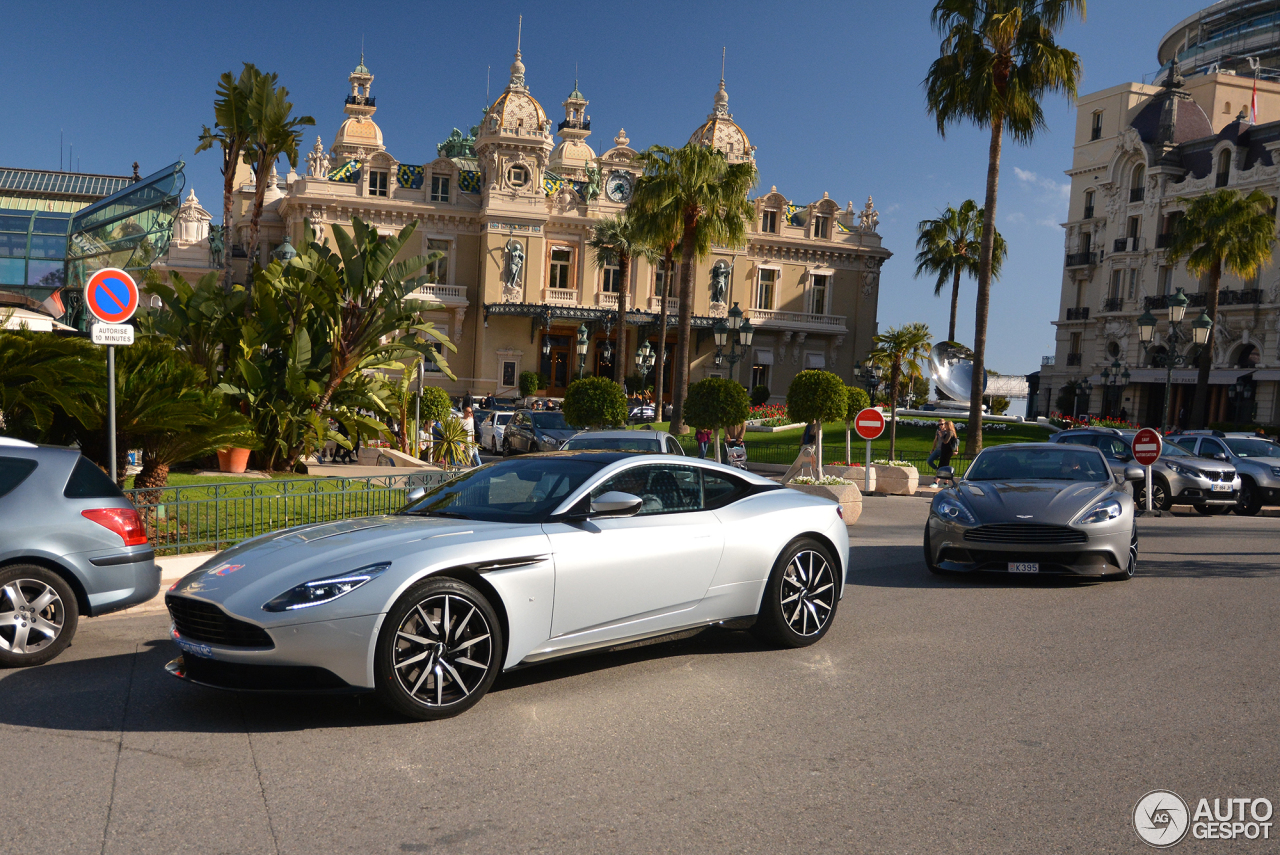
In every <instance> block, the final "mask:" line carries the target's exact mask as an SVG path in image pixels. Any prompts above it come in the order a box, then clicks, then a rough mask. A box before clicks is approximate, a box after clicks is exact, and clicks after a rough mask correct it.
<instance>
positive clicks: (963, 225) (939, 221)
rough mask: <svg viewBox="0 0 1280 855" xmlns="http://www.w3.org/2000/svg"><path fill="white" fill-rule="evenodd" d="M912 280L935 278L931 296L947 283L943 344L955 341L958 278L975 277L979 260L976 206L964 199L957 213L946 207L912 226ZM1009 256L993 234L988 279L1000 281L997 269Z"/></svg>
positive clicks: (978, 212) (1001, 239) (979, 217)
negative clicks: (915, 234) (948, 314)
mask: <svg viewBox="0 0 1280 855" xmlns="http://www.w3.org/2000/svg"><path fill="white" fill-rule="evenodd" d="M916 229H917V232H918V234H919V236H918V237H917V238H916V250H917V252H916V278H917V279H918V278H920V277H921V276H923V275H924V274H926V273H928V274H932V275H936V276H937V277H938V279H937V281H936V282H935V283H934V286H933V294H934V296H935V297H937V296H940V295H941V294H942V289H943V287H944V286H945V285H946V283H947V280H948V279H950V280H951V324H950V325H949V326H948V327H947V341H955V340H956V312H957V311H958V310H959V308H960V276H961V274H967V275H969V276H972V277H974V278H975V279H976V278H977V276H978V262H979V259H980V258H981V257H982V211H981V210H980V209H979V208H978V203H977V202H975V201H973V200H972V199H965V200H964V202H963V203H962V204H961V205H960V210H958V211H957V210H956V209H955V208H952V207H950V206H948V207H947V210H945V211H943V212H942V214H941V215H940V216H938V217H936V218H934V219H932V220H921V221H920V224H919V225H918V226H916ZM1008 254H1009V250H1008V247H1007V246H1005V242H1004V236H1003V235H1001V234H1000V233H999V232H996V235H995V248H994V250H993V252H992V256H991V278H992V279H999V278H1000V268H1001V266H1002V265H1003V264H1004V260H1005V258H1006V256H1007V255H1008Z"/></svg>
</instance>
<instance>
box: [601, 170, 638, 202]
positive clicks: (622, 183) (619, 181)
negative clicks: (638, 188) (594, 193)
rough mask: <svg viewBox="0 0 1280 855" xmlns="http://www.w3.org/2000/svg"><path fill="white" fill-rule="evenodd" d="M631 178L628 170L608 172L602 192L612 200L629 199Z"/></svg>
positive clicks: (621, 200)
mask: <svg viewBox="0 0 1280 855" xmlns="http://www.w3.org/2000/svg"><path fill="white" fill-rule="evenodd" d="M631 185H632V178H631V173H630V172H610V173H609V180H608V181H607V182H606V183H605V186H604V192H605V193H606V194H607V195H608V196H609V198H610V199H611V200H613V201H614V202H626V201H629V200H630V199H631Z"/></svg>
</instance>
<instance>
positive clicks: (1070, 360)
mask: <svg viewBox="0 0 1280 855" xmlns="http://www.w3.org/2000/svg"><path fill="white" fill-rule="evenodd" d="M1082 356H1083V354H1080V353H1068V354H1067V367H1071V366H1073V365H1079V364H1080V360H1081V358H1082Z"/></svg>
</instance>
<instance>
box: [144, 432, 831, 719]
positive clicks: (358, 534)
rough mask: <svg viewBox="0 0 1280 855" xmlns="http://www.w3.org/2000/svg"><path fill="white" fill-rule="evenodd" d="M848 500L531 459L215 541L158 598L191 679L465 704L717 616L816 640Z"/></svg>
mask: <svg viewBox="0 0 1280 855" xmlns="http://www.w3.org/2000/svg"><path fill="white" fill-rule="evenodd" d="M848 552H849V540H848V530H847V529H846V528H845V524H844V519H843V515H842V513H841V510H840V506H839V505H838V504H835V503H834V502H831V501H828V500H825V499H821V498H817V497H813V496H808V495H805V494H803V493H800V492H798V491H796V490H788V489H785V488H782V487H780V486H779V485H778V484H776V483H773V482H771V481H769V480H767V479H765V478H761V477H759V476H756V475H752V474H749V473H747V472H743V471H741V470H737V469H730V468H728V467H726V466H721V465H718V464H715V463H711V462H709V461H702V460H692V459H690V458H686V457H673V456H669V455H660V456H657V455H634V454H622V453H617V452H600V451H581V452H558V453H551V454H541V455H530V456H521V457H518V458H512V459H509V460H503V461H501V462H497V463H491V464H488V465H486V466H481V467H478V468H476V469H472V470H470V471H468V472H466V473H464V474H462V475H460V476H459V477H457V478H455V479H453V480H451V481H449V482H447V483H445V484H443V485H441V486H439V487H436V488H435V489H433V490H431V491H430V492H427V493H426V494H425V495H422V496H420V497H419V496H411V497H410V502H409V504H408V505H407V506H406V507H405V508H404V509H403V510H401V511H400V512H399V513H397V514H392V515H388V516H379V517H367V518H363V519H356V520H347V521H344V522H336V523H327V524H320V525H311V526H303V527H300V528H293V529H286V530H284V531H279V532H275V533H272V534H269V535H265V536H262V537H259V538H256V539H254V540H250V541H246V542H245V543H242V544H240V545H238V546H234V547H232V548H230V549H228V550H225V551H224V552H222V553H220V554H219V555H217V556H216V557H214V558H213V559H211V560H210V561H208V562H206V563H205V564H204V565H203V566H201V567H200V568H198V569H197V570H195V571H193V572H192V573H190V574H188V575H187V576H185V577H183V579H181V580H180V581H179V582H178V583H177V584H176V585H174V586H173V588H171V589H170V590H169V592H168V594H167V595H166V597H165V601H166V604H167V605H168V607H169V613H170V615H171V617H172V618H173V629H172V635H173V638H174V640H175V641H176V642H177V644H178V646H179V647H180V648H181V650H182V655H181V656H180V657H179V658H178V659H175V660H174V661H173V662H170V663H169V665H168V670H169V671H170V672H171V673H173V674H174V675H176V676H178V677H181V678H184V679H186V680H189V681H192V682H195V683H202V684H205V685H210V686H215V687H219V688H230V689H249V690H254V689H257V690H289V689H297V690H312V691H314V690H331V691H374V692H376V693H377V694H378V696H379V697H380V698H381V699H382V700H383V701H385V702H386V703H387V704H388V705H389V706H391V707H392V708H394V709H396V710H398V711H400V712H402V713H404V714H405V715H408V716H411V717H414V718H418V719H435V718H443V717H446V716H451V715H456V714H458V713H460V712H462V711H463V710H466V709H467V708H469V707H471V706H472V705H473V704H475V703H476V702H477V701H479V700H480V698H481V696H483V695H484V693H485V692H486V691H488V689H489V687H490V686H491V685H493V681H494V679H495V678H496V677H497V675H498V673H499V672H500V671H503V670H509V669H512V668H517V667H520V666H525V665H531V664H534V663H538V662H543V661H546V660H549V659H553V658H557V657H561V656H568V655H572V654H577V653H583V652H587V651H595V650H607V649H609V648H615V647H619V646H622V645H628V646H629V645H633V644H636V643H639V642H644V641H652V640H658V639H663V638H668V637H671V636H673V635H675V634H677V633H687V632H691V631H696V630H697V629H699V628H702V627H706V626H712V625H720V626H727V627H732V628H747V627H750V628H751V629H752V630H753V631H754V632H755V633H757V634H758V635H760V636H762V637H764V638H766V639H768V640H769V641H771V642H773V643H776V644H779V645H782V646H787V647H803V646H806V645H809V644H813V643H814V642H815V641H817V640H818V639H820V638H821V637H822V636H823V635H824V634H826V632H827V630H828V629H829V628H830V626H831V622H832V619H833V618H834V616H835V613H836V608H837V606H838V604H839V600H840V597H841V595H842V593H843V589H844V573H845V568H846V566H847V564H848Z"/></svg>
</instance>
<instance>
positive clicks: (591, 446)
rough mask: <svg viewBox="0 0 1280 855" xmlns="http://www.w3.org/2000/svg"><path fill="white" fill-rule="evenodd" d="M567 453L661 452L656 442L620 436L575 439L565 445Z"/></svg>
mask: <svg viewBox="0 0 1280 855" xmlns="http://www.w3.org/2000/svg"><path fill="white" fill-rule="evenodd" d="M564 447H565V450H566V451H582V450H592V451H636V452H639V451H660V450H661V449H659V448H658V443H657V441H656V440H652V439H627V438H624V437H620V436H613V437H610V436H594V437H593V436H583V437H575V438H573V439H571V440H569V441H568V442H567V443H565V446H564Z"/></svg>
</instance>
